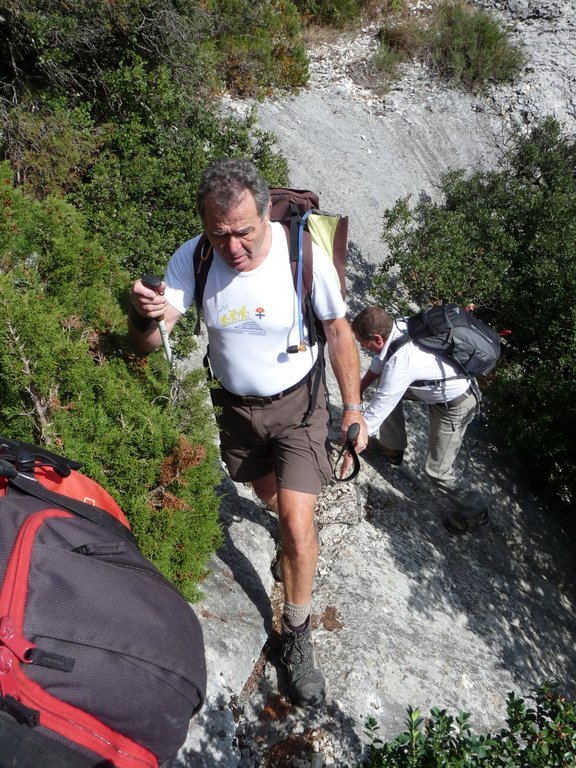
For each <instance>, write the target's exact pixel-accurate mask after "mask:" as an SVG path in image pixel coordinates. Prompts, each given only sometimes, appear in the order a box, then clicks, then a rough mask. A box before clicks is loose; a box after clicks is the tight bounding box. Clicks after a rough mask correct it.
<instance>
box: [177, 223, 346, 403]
mask: <svg viewBox="0 0 576 768" xmlns="http://www.w3.org/2000/svg"><path fill="white" fill-rule="evenodd" d="M271 228H272V243H271V246H270V251H269V252H268V255H267V256H266V258H265V259H264V261H263V262H262V263H261V264H260V265H259V266H257V267H256V268H255V269H251V270H248V271H246V272H237V271H236V270H234V269H232V268H231V267H229V266H228V264H226V262H225V261H223V260H222V259H221V258H220V256H219V255H218V253H217V251H214V259H213V261H212V265H211V267H210V270H209V272H208V277H207V280H206V286H205V288H204V296H203V306H202V309H203V315H204V321H205V323H206V326H207V328H208V342H209V344H210V367H211V369H212V373H213V374H214V376H215V377H216V378H217V379H218V380H219V381H220V383H221V384H222V386H223V387H224V388H225V389H227V390H228V391H229V392H233V393H234V394H237V395H258V396H267V395H274V394H277V393H278V392H281V391H282V390H284V389H288V387H291V386H292V385H293V384H296V383H297V382H298V381H300V380H301V379H303V378H304V376H306V374H307V373H308V371H309V370H310V369H311V368H312V366H313V365H314V362H315V361H316V357H317V354H318V346H317V345H314V346H313V347H309V346H306V350H305V351H304V352H297V353H292V354H289V353H288V352H287V351H286V350H287V348H288V347H289V346H291V345H298V344H299V341H300V330H299V326H300V323H301V322H302V326H303V338H304V340H305V341H306V342H307V341H308V331H307V329H306V327H305V323H304V322H303V321H301V312H300V307H301V303H300V301H299V300H298V297H297V294H296V290H295V288H294V278H293V276H292V270H291V268H290V261H289V256H288V241H287V238H286V234H285V231H284V228H283V227H282V225H281V224H279V223H278V222H272V223H271ZM198 240H199V238H194V239H193V240H189V241H188V242H186V243H184V245H182V246H181V247H180V248H179V249H178V250H177V251H176V253H175V254H174V255H173V256H172V258H171V259H170V262H169V264H168V268H167V271H166V277H165V282H166V292H165V297H166V299H167V300H168V302H169V304H171V305H172V306H173V307H174V308H175V309H177V310H178V311H179V312H181V313H184V312H186V310H187V309H188V308H189V307H190V306H192V305H193V303H194V274H193V266H192V260H193V255H194V250H195V248H196V245H197V243H198ZM313 275H314V279H313V289H312V306H313V307H314V312H315V314H316V316H317V317H318V318H319V319H320V320H333V319H335V318H339V317H344V316H345V314H346V304H345V302H344V300H343V298H342V294H341V292H340V282H339V278H338V275H337V273H336V269H335V267H334V264H333V263H332V260H331V259H330V257H329V256H328V255H327V254H326V253H325V252H324V251H323V250H322V249H321V248H318V247H316V246H313Z"/></svg>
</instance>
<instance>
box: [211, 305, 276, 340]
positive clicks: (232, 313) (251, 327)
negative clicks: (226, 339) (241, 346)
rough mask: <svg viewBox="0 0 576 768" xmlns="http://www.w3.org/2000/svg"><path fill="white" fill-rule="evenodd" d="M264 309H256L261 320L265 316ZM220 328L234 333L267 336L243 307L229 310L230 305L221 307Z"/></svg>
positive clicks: (219, 311) (219, 315)
mask: <svg viewBox="0 0 576 768" xmlns="http://www.w3.org/2000/svg"><path fill="white" fill-rule="evenodd" d="M265 314H266V313H265V310H264V308H263V307H258V308H257V309H256V315H257V316H258V318H259V319H262V318H263V317H264V316H265ZM218 328H219V329H221V330H225V331H233V332H234V333H249V334H252V335H262V336H265V335H266V331H265V330H264V329H263V328H262V327H261V326H260V324H259V323H257V322H256V320H253V319H252V318H251V317H250V313H249V312H248V310H247V309H246V307H245V306H244V305H243V306H242V307H241V308H240V309H229V307H228V305H225V306H223V307H220V309H219V310H218Z"/></svg>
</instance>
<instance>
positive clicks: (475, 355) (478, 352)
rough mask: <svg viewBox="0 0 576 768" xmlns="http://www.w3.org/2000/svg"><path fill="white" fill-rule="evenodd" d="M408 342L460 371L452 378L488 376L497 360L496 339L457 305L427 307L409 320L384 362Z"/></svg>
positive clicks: (486, 328)
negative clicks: (404, 331)
mask: <svg viewBox="0 0 576 768" xmlns="http://www.w3.org/2000/svg"><path fill="white" fill-rule="evenodd" d="M408 341H413V342H414V343H415V344H417V345H418V346H419V347H421V348H422V349H425V350H426V351H428V352H433V353H434V354H436V355H440V356H441V357H443V358H444V359H445V360H447V361H448V362H450V363H452V364H453V365H455V366H456V368H458V369H459V370H460V371H461V373H460V374H459V375H458V376H457V377H456V378H464V379H474V378H475V377H476V376H480V375H481V374H484V373H489V372H490V371H491V370H492V369H493V368H494V366H495V365H496V363H497V362H498V360H499V358H500V335H499V334H498V333H497V332H496V331H495V330H494V329H493V328H490V326H489V325H486V323H483V322H482V321H481V320H479V319H478V318H477V317H475V316H474V315H473V314H472V312H469V311H468V310H466V309H464V308H463V307H459V306H458V305H457V304H442V305H438V306H434V307H429V308H428V309H423V310H422V311H421V312H418V314H416V315H413V316H412V317H409V318H408V320H407V333H405V334H403V335H402V336H400V337H399V338H398V339H395V340H394V341H393V342H392V343H391V344H390V347H389V348H388V354H387V359H388V358H389V357H391V356H392V355H393V354H394V353H395V352H397V351H398V349H400V347H401V346H403V345H404V344H406V343H407V342H408ZM451 378H453V377H451ZM415 383H416V382H415ZM418 383H419V382H418Z"/></svg>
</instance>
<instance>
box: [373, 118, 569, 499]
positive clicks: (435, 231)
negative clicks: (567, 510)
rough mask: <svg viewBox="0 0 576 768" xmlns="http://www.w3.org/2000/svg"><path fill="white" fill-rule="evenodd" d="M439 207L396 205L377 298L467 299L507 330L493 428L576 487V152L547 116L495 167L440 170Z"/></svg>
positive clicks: (542, 473) (493, 390) (564, 486)
mask: <svg viewBox="0 0 576 768" xmlns="http://www.w3.org/2000/svg"><path fill="white" fill-rule="evenodd" d="M441 190H442V193H443V199H442V202H441V203H434V202H432V201H431V200H421V201H419V202H418V203H417V204H416V205H415V206H414V207H413V208H410V206H409V201H408V200H407V199H404V200H401V201H398V202H397V204H396V205H395V206H394V207H393V208H392V209H390V210H387V211H386V213H385V215H384V240H385V242H386V243H387V244H388V246H389V253H388V255H387V257H386V259H385V261H384V263H383V266H382V269H381V271H380V273H379V275H378V277H377V280H376V284H375V292H376V294H377V296H378V298H379V300H380V301H381V302H382V303H383V304H384V305H388V306H396V307H398V308H399V309H400V310H402V311H404V312H406V311H410V309H411V307H413V306H414V304H416V305H419V306H424V305H426V304H428V303H434V302H438V301H456V302H457V303H460V304H464V305H466V304H474V305H475V306H476V307H477V310H478V312H479V314H481V315H482V316H483V318H484V319H485V320H487V321H488V322H489V323H490V324H491V325H493V326H494V327H496V328H497V329H498V330H509V331H510V335H508V336H506V338H505V346H504V349H505V359H504V361H503V363H502V364H501V365H500V366H499V368H498V369H497V370H496V373H495V376H494V381H493V382H492V386H491V387H490V405H491V409H492V413H493V416H494V423H495V425H496V426H497V428H498V429H499V430H501V432H502V433H503V434H504V435H505V436H506V437H507V438H508V439H509V441H510V443H511V444H512V445H514V446H515V448H516V449H517V451H518V453H519V454H520V456H521V457H522V458H523V459H524V460H525V461H526V462H527V463H528V466H530V467H531V468H532V470H533V474H534V476H535V477H540V478H542V479H544V480H545V481H546V482H547V483H548V484H549V485H550V486H551V487H552V488H553V489H554V490H555V492H556V493H558V494H560V495H561V496H562V497H563V498H565V499H571V498H573V496H574V491H575V489H576V469H575V467H574V461H573V456H574V455H575V453H576V443H575V437H574V435H575V434H576V403H575V402H574V397H573V393H574V385H573V383H574V380H575V376H576V312H575V311H574V305H573V297H574V295H575V293H576V262H575V261H574V252H575V249H576V149H575V146H574V143H573V142H572V141H571V140H569V139H568V138H567V137H565V136H564V135H563V133H562V128H561V126H560V125H559V124H558V123H557V122H556V121H555V120H553V119H552V118H547V119H546V120H544V121H543V122H542V123H541V124H540V125H539V126H537V127H535V128H534V129H533V130H532V131H531V133H530V134H529V135H527V136H525V137H523V138H520V139H519V140H518V141H517V143H516V145H515V146H514V148H513V149H512V150H511V151H510V152H509V154H508V155H507V156H506V157H505V158H503V160H502V167H501V169H500V170H497V171H493V172H477V173H473V174H471V175H466V174H465V173H463V172H452V173H449V174H447V175H446V176H445V177H444V179H443V182H442V186H441Z"/></svg>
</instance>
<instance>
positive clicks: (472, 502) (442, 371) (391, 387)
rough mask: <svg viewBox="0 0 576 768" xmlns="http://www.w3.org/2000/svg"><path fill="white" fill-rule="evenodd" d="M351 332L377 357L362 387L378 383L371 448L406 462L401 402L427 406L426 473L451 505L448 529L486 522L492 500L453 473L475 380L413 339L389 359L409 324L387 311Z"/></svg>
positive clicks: (370, 314)
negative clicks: (464, 376)
mask: <svg viewBox="0 0 576 768" xmlns="http://www.w3.org/2000/svg"><path fill="white" fill-rule="evenodd" d="M352 330H353V332H354V336H355V337H356V340H357V341H358V343H359V344H360V346H361V347H362V348H363V349H366V350H368V351H369V352H372V353H373V354H374V358H373V360H372V363H371V364H370V367H369V368H368V370H367V371H366V373H365V374H364V377H363V378H362V381H361V384H360V387H361V392H362V394H363V393H364V391H365V390H366V388H367V387H369V386H370V385H371V384H372V383H374V382H375V381H377V380H379V381H378V384H377V386H376V388H375V391H374V394H373V396H372V399H371V400H370V403H369V405H368V406H367V408H366V412H365V418H366V424H367V426H368V434H369V435H370V438H369V441H368V450H374V451H376V452H378V453H380V454H382V455H384V456H385V457H386V459H387V460H388V461H389V462H390V463H391V464H394V465H399V464H401V463H402V460H403V456H404V450H405V448H406V446H407V445H408V439H407V435H406V426H405V422H404V410H403V406H402V401H403V400H419V401H421V402H423V403H426V404H427V406H428V415H429V418H430V431H429V438H428V452H427V455H426V464H425V471H426V474H427V475H428V476H429V478H430V480H431V481H432V483H433V485H434V486H435V487H436V488H437V489H438V490H439V491H440V492H441V493H443V494H444V495H445V496H446V497H447V499H448V500H449V501H450V503H451V507H452V511H451V513H450V514H449V515H448V516H447V517H446V518H445V520H444V525H445V527H446V528H447V529H448V530H449V531H450V532H451V533H464V532H466V531H468V530H470V529H471V528H474V527H476V526H478V525H482V524H484V523H486V522H487V521H488V504H489V499H488V498H486V497H485V496H484V495H483V494H482V493H481V492H480V491H479V490H478V489H476V488H472V487H470V485H469V484H468V483H467V482H466V481H465V480H464V479H463V478H462V477H460V476H458V475H457V473H456V471H455V469H454V463H455V461H456V457H457V455H458V452H459V451H460V448H461V446H462V440H463V438H464V433H465V432H466V428H467V427H468V425H469V424H470V422H471V421H472V419H473V418H474V414H475V412H476V406H477V400H476V397H475V396H474V394H473V392H472V389H471V387H470V381H469V380H467V379H462V378H457V376H458V374H459V373H460V371H459V370H458V369H457V368H455V367H454V366H453V365H451V364H450V363H449V362H448V361H446V360H445V359H443V358H442V357H440V356H439V355H436V354H434V353H433V352H430V351H425V350H423V349H421V348H420V347H419V346H418V345H417V344H415V343H414V342H413V341H411V340H410V341H408V342H407V343H406V344H404V345H403V346H401V347H400V348H399V349H398V350H397V351H396V352H395V353H394V354H393V355H391V356H390V357H389V358H388V350H389V347H390V344H391V342H392V341H394V340H395V339H397V338H399V337H400V336H401V335H402V334H403V333H406V322H405V320H403V319H397V320H395V321H394V320H393V319H392V317H391V316H390V315H389V314H388V313H387V312H386V311H385V310H384V309H382V307H368V308H367V309H364V310H363V311H362V312H360V314H359V315H357V316H356V317H355V318H354V320H353V321H352ZM377 434H379V438H380V439H379V440H378V438H377V437H375V435H377Z"/></svg>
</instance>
